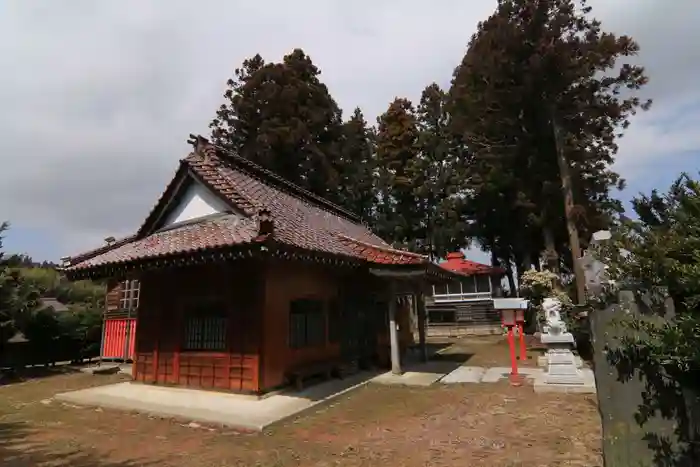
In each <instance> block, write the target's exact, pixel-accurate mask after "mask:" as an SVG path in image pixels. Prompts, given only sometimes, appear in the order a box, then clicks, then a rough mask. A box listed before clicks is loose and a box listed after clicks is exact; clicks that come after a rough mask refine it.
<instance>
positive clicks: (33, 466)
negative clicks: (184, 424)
mask: <svg viewBox="0 0 700 467" xmlns="http://www.w3.org/2000/svg"><path fill="white" fill-rule="evenodd" d="M34 433H35V432H34V430H32V429H31V428H30V427H29V426H27V425H26V424H24V423H7V422H0V462H2V465H4V466H7V467H41V466H49V465H51V466H55V467H137V466H151V465H153V466H155V465H162V463H163V460H160V461H157V462H154V461H146V460H141V459H134V460H129V461H120V462H115V461H110V460H107V459H104V458H102V457H101V456H99V455H97V454H96V453H93V452H86V451H85V450H82V449H76V448H73V447H69V446H67V445H65V444H64V445H63V446H64V447H62V448H60V449H54V448H53V447H52V446H49V445H48V444H43V443H41V442H40V441H36V440H33V439H32V438H33V436H32V435H33V434H34Z"/></svg>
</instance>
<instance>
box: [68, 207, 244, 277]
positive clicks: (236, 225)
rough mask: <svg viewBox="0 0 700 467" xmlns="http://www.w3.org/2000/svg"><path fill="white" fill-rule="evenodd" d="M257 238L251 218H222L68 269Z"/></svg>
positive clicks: (120, 248) (137, 242)
mask: <svg viewBox="0 0 700 467" xmlns="http://www.w3.org/2000/svg"><path fill="white" fill-rule="evenodd" d="M257 236H258V228H257V223H256V222H255V220H254V219H241V218H239V217H238V216H235V215H224V216H220V217H215V218H210V219H206V220H202V221H200V222H197V223H194V224H186V225H183V226H180V227H178V228H174V229H169V230H164V231H162V232H156V233H154V234H152V235H149V236H147V237H145V238H142V239H140V240H135V241H133V242H130V243H126V244H124V245H120V246H117V247H116V248H113V249H111V250H109V251H107V252H106V253H102V254H101V255H97V256H94V257H92V258H89V259H87V260H85V261H82V262H80V263H78V264H74V265H72V266H70V267H69V268H67V269H68V270H71V269H72V270H77V269H89V268H93V267H97V266H104V265H108V264H109V265H116V264H121V263H128V262H130V261H134V260H136V259H153V258H158V257H166V256H170V255H175V254H183V253H194V252H197V251H201V250H209V249H212V248H217V247H226V246H229V245H238V244H245V243H251V242H253V241H255V240H256V237H257Z"/></svg>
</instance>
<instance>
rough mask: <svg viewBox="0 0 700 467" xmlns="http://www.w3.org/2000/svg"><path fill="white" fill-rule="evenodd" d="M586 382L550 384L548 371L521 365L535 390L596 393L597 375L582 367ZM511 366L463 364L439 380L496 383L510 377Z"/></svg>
mask: <svg viewBox="0 0 700 467" xmlns="http://www.w3.org/2000/svg"><path fill="white" fill-rule="evenodd" d="M580 371H581V373H582V376H583V380H584V384H582V385H578V384H561V385H560V384H548V383H546V382H545V379H546V376H547V372H546V371H545V370H544V369H542V368H531V367H521V368H518V373H519V374H521V375H523V376H524V377H525V379H527V380H530V381H532V383H533V386H534V389H535V392H570V393H589V394H592V393H595V392H596V389H595V376H594V375H593V370H591V369H590V368H580ZM509 375H510V368H509V367H494V368H482V367H478V366H462V367H459V368H457V369H456V370H454V371H453V372H451V373H450V374H448V375H446V376H445V377H444V378H442V379H440V380H439V381H440V382H441V383H444V384H455V383H496V382H498V381H501V380H504V379H508V376H509Z"/></svg>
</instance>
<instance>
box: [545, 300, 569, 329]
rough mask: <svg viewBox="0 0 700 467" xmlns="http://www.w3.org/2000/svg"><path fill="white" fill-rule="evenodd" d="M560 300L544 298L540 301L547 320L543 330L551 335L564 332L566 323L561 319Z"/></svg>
mask: <svg viewBox="0 0 700 467" xmlns="http://www.w3.org/2000/svg"><path fill="white" fill-rule="evenodd" d="M561 309H562V304H561V301H559V300H557V299H556V298H545V299H544V300H543V301H542V310H543V311H544V314H545V319H546V320H547V325H546V326H545V327H544V332H545V333H546V334H550V335H553V336H557V335H559V334H563V333H566V324H565V323H564V321H563V320H562V319H561Z"/></svg>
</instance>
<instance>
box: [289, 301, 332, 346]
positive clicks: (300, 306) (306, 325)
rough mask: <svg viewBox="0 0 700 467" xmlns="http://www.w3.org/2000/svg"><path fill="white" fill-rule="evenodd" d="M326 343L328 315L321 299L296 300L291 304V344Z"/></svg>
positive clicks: (320, 344) (315, 344) (310, 344)
mask: <svg viewBox="0 0 700 467" xmlns="http://www.w3.org/2000/svg"><path fill="white" fill-rule="evenodd" d="M325 343H326V316H325V313H324V310H323V302H321V301H320V300H311V299H302V300H294V301H292V302H291V303H290V304H289V346H290V347H291V348H293V349H300V348H304V347H319V346H323V345H325Z"/></svg>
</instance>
